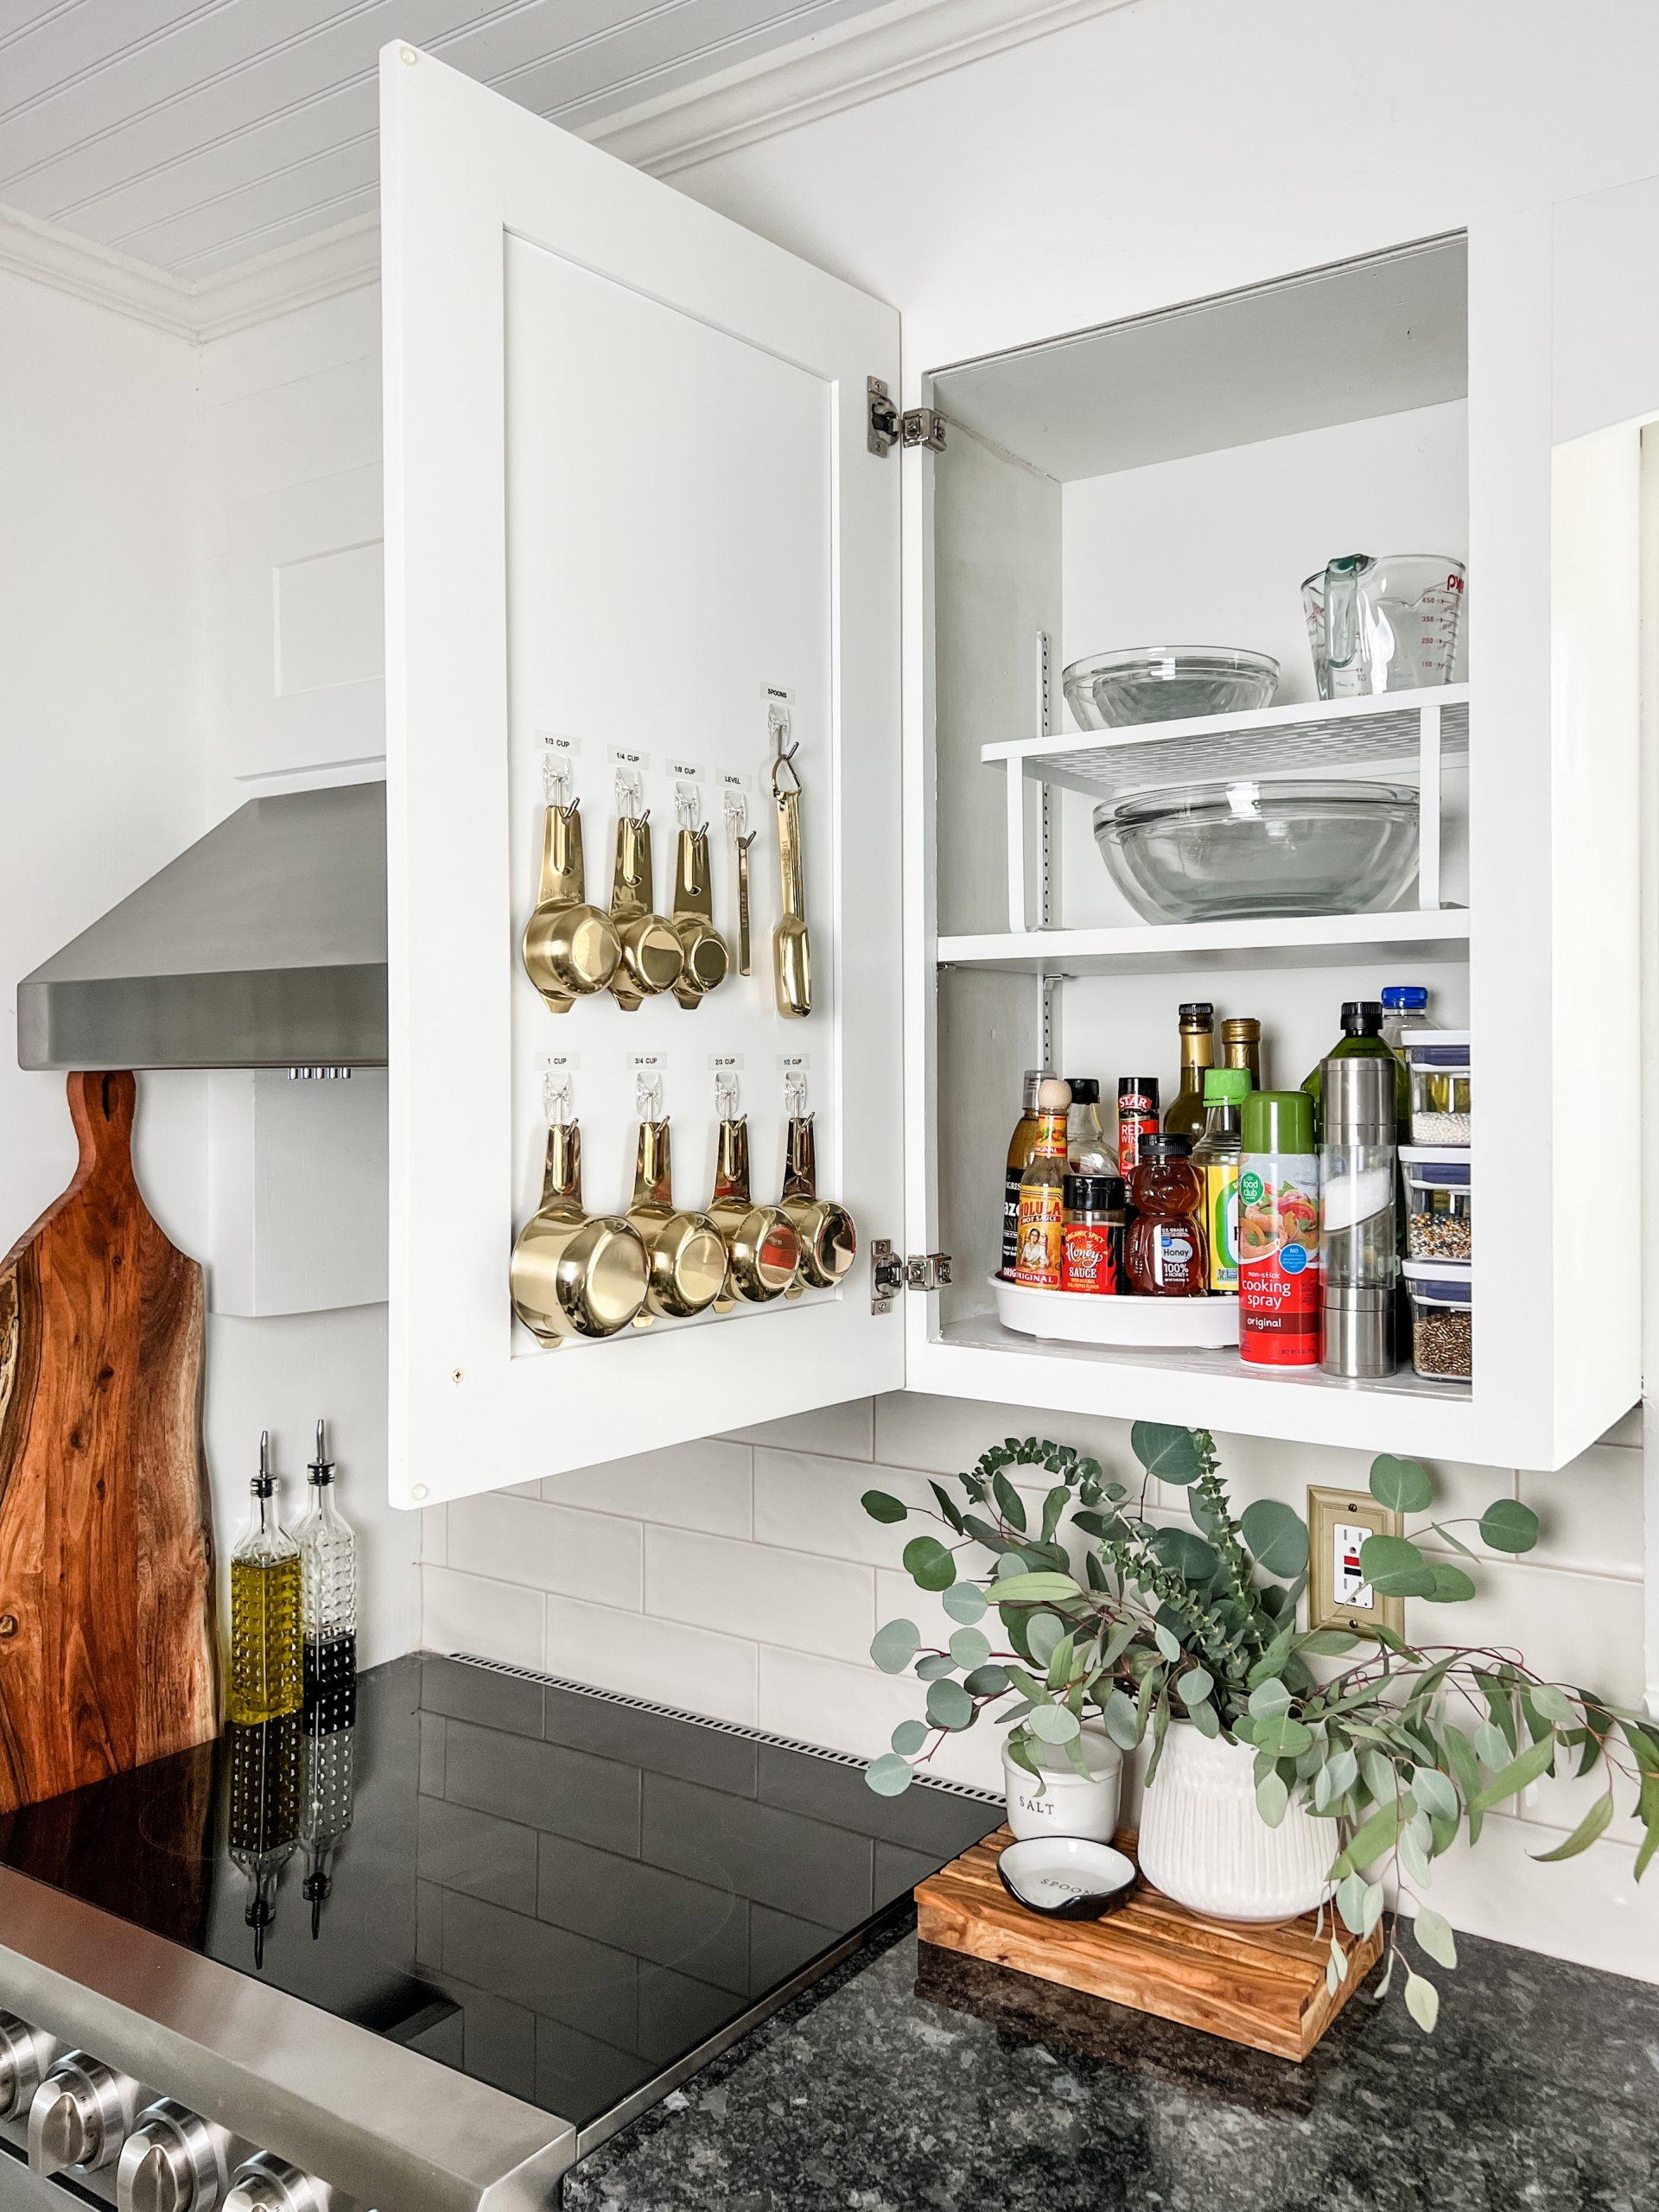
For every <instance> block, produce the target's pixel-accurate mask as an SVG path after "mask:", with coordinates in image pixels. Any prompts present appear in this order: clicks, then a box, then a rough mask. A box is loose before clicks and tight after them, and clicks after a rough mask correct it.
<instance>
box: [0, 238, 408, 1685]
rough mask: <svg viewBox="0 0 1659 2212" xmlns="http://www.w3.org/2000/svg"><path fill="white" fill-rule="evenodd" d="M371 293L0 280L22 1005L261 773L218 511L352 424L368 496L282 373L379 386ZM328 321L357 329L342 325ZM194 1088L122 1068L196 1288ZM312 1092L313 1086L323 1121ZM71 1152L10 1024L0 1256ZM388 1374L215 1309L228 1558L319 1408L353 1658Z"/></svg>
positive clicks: (156, 1192) (201, 1181)
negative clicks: (345, 1519)
mask: <svg viewBox="0 0 1659 2212" xmlns="http://www.w3.org/2000/svg"><path fill="white" fill-rule="evenodd" d="M376 307H377V302H376V300H375V297H374V296H373V295H372V294H370V295H367V296H366V297H365V296H364V295H362V294H359V295H357V296H355V297H354V298H353V299H352V300H351V301H349V302H331V303H330V304H329V306H328V307H327V308H319V309H315V310H313V311H309V315H308V318H307V317H296V318H292V319H290V322H291V325H292V326H293V327H274V328H273V329H272V330H270V332H268V333H266V334H260V333H249V334H246V335H245V337H244V338H243V339H240V340H224V341H221V342H220V343H219V345H216V346H208V347H207V348H205V349H198V348H197V347H195V346H192V345H189V344H188V343H187V342H186V341H185V340H181V339H178V338H174V337H170V336H167V335H164V334H162V333H160V332H158V331H156V330H152V329H150V328H149V327H147V326H145V325H143V324H142V323H139V322H137V321H132V320H130V318H128V317H126V316H124V315H117V314H113V313H111V312H109V311H108V310H106V309H104V308H99V307H95V306H92V305H89V304H87V303H86V302H83V301H80V300H77V299H74V298H72V297H70V296H67V294H64V293H61V292H59V291H56V290H54V289H48V287H46V286H43V285H39V284H35V283H30V282H29V281H27V280H25V279H23V278H21V277H16V276H13V275H11V274H10V273H0V328H3V329H4V332H5V343H4V345H3V346H0V743H3V760H4V781H3V804H0V988H3V991H4V993H5V995H6V1003H7V1006H8V1009H9V1012H10V1014H12V1015H13V1016H14V1017H15V1014H16V1001H15V996H14V991H15V986H16V982H17V980H18V978H20V977H21V976H25V975H27V974H28V973H29V970H30V969H32V968H34V967H35V965H36V964H37V963H39V962H40V961H41V960H43V959H44V958H46V957H47V956H48V954H50V953H52V952H54V951H55V950H57V949H58V948H59V946H60V945H61V944H65V943H66V942H67V940H68V939H69V938H72V937H73V936H74V935H75V934H76V933H77V932H78V931H80V930H82V929H84V928H86V925H87V924H88V923H90V922H92V921H93V920H95V919H96V918H98V916H99V915H100V914H101V913H103V912H105V911H106V910H107V909H108V908H109V907H110V906H112V905H114V904H115V902H116V901H117V900H118V899H121V898H123V897H124V896H125V895H126V893H128V892H130V890H132V889H133V888H134V887H136V886H137V885H138V884H139V883H141V882H142V881H143V880H144V879H145V878H146V877H147V876H149V875H150V874H153V873H154V872H155V870H156V869H157V868H160V867H162V865H163V864H164V863H165V862H166V861H169V860H171V859H172V858H174V857H175V855H176V854H177V853H178V852H179V851H180V850H181V849H182V848H183V847H184V846H185V845H187V844H188V843H189V842H191V841H192V840H193V839H194V838H196V837H198V836H200V835H201V834H202V832H203V830H204V829H207V827H208V825H209V823H211V822H212V821H213V820H215V819H217V818H218V817H220V816H222V815H223V814H226V813H227V812H229V811H230V810H232V808H233V807H235V806H237V805H239V804H241V803H242V801H243V799H244V798H246V797H248V796H249V795H250V791H251V789H257V788H261V787H262V786H261V785H258V784H254V785H250V784H249V783H248V782H247V781H245V780H244V781H241V782H238V781H237V780H236V779H235V774H234V771H235V769H236V768H237V767H238V766H240V767H243V768H245V767H246V766H248V765H249V764H250V760H251V750H250V747H248V746H246V745H245V746H244V747H243V748H242V751H241V753H239V755H238V754H233V753H232V749H231V745H230V742H229V741H228V740H227V739H226V727H227V721H228V719H229V717H228V715H227V709H226V689H227V686H226V680H225V669H224V656H223V651H222V644H221V641H222V640H223V639H226V636H227V635H228V634H229V633H228V632H227V629H226V625H225V623H224V621H223V620H222V614H221V608H222V598H221V593H222V587H223V579H224V577H225V575H226V568H227V565H228V563H227V553H226V549H227V547H228V546H229V544H230V543H231V542H232V537H233V531H232V527H231V524H232V521H233V520H234V518H236V517H237V516H238V514H242V513H245V512H247V507H246V503H247V501H248V500H249V499H251V498H254V497H256V496H257V495H258V494H259V493H261V492H263V491H265V490H268V489H269V488H270V486H271V484H272V483H273V482H276V483H277V484H281V483H282V482H283V481H284V480H287V481H288V482H289V483H296V482H299V483H302V482H303V481H305V480H307V474H308V472H313V473H315V474H328V473H331V472H337V470H338V467H339V455H340V452H341V451H342V450H343V449H345V448H347V447H350V436H349V435H348V433H349V432H350V431H351V430H352V429H354V431H355V435H356V445H355V446H354V447H351V448H350V449H351V451H352V452H353V457H354V459H355V460H356V461H357V463H358V465H359V466H360V465H362V462H363V461H364V460H365V457H366V459H367V461H369V462H370V463H372V465H373V467H374V469H375V472H376V483H377V486H378V404H375V405H372V406H369V407H367V408H365V409H363V410H359V415H358V416H357V417H356V420H355V423H354V425H352V424H349V423H347V420H346V408H345V406H344V404H343V403H342V397H341V393H340V390H339V388H338V386H337V385H328V384H327V381H326V379H325V381H324V382H323V384H321V385H312V384H309V383H306V382H304V381H302V380H301V381H300V382H299V388H297V389H296V388H295V387H296V377H295V375H294V372H295V370H296V365H305V364H306V363H307V362H308V361H310V362H315V361H316V360H317V359H320V358H321V359H329V358H331V357H332V358H334V359H338V357H339V355H340V352H341V351H342V349H343V350H344V351H345V352H346V353H351V351H352V349H353V347H354V348H355V354H356V359H357V360H358V361H359V363H360V362H362V361H363V360H364V359H365V358H366V359H367V360H368V369H367V372H366V374H367V379H368V383H369V385H371V386H372V387H374V388H376V389H378V332H377V330H376V327H375V312H376ZM353 315H355V322H354V323H353ZM346 327H349V328H350V329H351V332H352V335H351V336H350V337H349V338H341V337H340V336H338V335H336V334H337V333H339V332H340V331H341V330H342V329H343V328H346ZM365 333H366V338H365ZM307 344H308V345H309V346H310V352H309V353H308V354H307V353H306V352H305V351H304V350H303V349H304V347H305V346H306V345H307ZM365 348H366V352H365ZM360 378H361V372H359V380H360ZM204 401H206V402H207V404H206V406H205V407H204V404H203V403H204ZM266 600H267V604H268V603H269V585H268V582H267V586H266ZM377 727H378V723H377ZM212 1080H213V1079H212V1078H210V1077H206V1076H203V1075H198V1074H185V1073H174V1072H163V1073H150V1074H144V1075H142V1076H141V1077H139V1111H138V1124H137V1165H138V1173H139V1177H140V1180H141V1184H142V1186H143V1191H144V1193H145V1196H146V1198H147V1199H148V1201H149V1205H150V1207H151V1209H152V1211H154V1212H155V1214H156V1217H157V1218H158V1219H159V1220H160V1221H161V1223H162V1225H163V1227H164V1228H165V1229H166V1230H167V1231H168V1234H169V1236H172V1238H173V1239H174V1241H175V1243H177V1244H178V1245H179V1246H180V1247H181V1249H183V1250H185V1251H187V1252H188V1253H190V1254H191V1255H194V1256H195V1257H197V1258H199V1259H201V1260H202V1261H204V1262H207V1264H208V1267H209V1296H210V1300H211V1296H212V1266H211V1262H212V1257H213V1244H214V1236H213V1218H212V1209H211V1205H210V1178H209V1174H208V1157H209V1149H208V1148H209V1145H210V1142H211V1141H212V1136H211V1125H212V1116H211V1111H210V1094H211V1089H212ZM323 1088H324V1087H323V1086H319V1087H318V1089H319V1092H320V1093H321V1090H323ZM327 1103H328V1102H327V1099H326V1098H324V1097H322V1096H319V1098H318V1101H317V1105H318V1109H319V1112H320V1113H321V1111H323V1110H326V1108H327ZM74 1160H75V1144H74V1138H73V1131H72V1129H71V1127H70V1122H69V1115H68V1109H67V1104H66V1103H65V1099H64V1080H63V1077H61V1076H60V1075H52V1074H29V1073H25V1072H24V1071H22V1070H21V1069H19V1068H18V1067H17V1065H16V1055H15V1051H14V1049H13V1046H12V1043H11V1040H10V1035H8V1036H7V1037H6V1039H4V1040H3V1048H0V1248H3V1247H4V1246H5V1245H6V1244H9V1243H10V1241H11V1240H12V1238H13V1237H15V1236H20V1235H22V1233H23V1232H24V1231H25V1230H27V1228H28V1227H29V1224H30V1223H31V1222H32V1221H33V1220H34V1219H35V1217H37V1215H38V1214H39V1213H40V1212H41V1211H42V1210H43V1209H44V1208H45V1207H46V1205H48V1204H49V1203H50V1201H51V1200H52V1199H53V1198H55V1197H56V1196H57V1194H58V1193H59V1192H60V1191H61V1190H62V1189H63V1188H64V1186H65V1185H67V1182H68V1179H69V1177H70V1175H71V1173H72V1172H73V1166H74ZM319 1414H327V1415H328V1416H329V1417H330V1419H331V1421H332V1422H333V1423H334V1441H335V1444H336V1446H337V1448H338V1452H339V1456H340V1484H341V1491H340V1496H341V1501H342V1503H343V1504H344V1505H345V1507H346V1510H347V1511H348V1513H349V1514H350V1515H351V1516H352V1517H353V1520H354V1521H355V1522H357V1524H358V1526H359V1529H362V1530H363V1532H364V1537H365V1543H364V1559H363V1588H364V1639H363V1643H364V1651H365V1657H366V1658H367V1659H368V1660H370V1661H372V1660H376V1659H381V1658H385V1657H389V1656H392V1655H394V1654H395V1653H397V1652H399V1651H402V1650H405V1649H408V1648H409V1647H410V1644H411V1643H413V1642H414V1641H415V1637H416V1618H417V1617H416V1586H415V1579H414V1576H413V1574H412V1573H411V1572H410V1561H411V1560H412V1558H413V1556H414V1554H415V1550H416V1542H417V1535H418V1531H417V1528H416V1522H415V1521H414V1520H413V1518H412V1517H411V1516H406V1515H403V1514H396V1513H393V1511H392V1510H391V1507H390V1506H389V1505H388V1504H387V1503H386V1502H385V1501H386V1472H385V1308H384V1306H364V1307H358V1308H348V1309H345V1310H342V1311H340V1312H337V1313H321V1314H306V1315H298V1316H294V1317H291V1318H286V1319H276V1320H260V1321H238V1320H231V1319H226V1318H225V1317H223V1316H221V1315H219V1314H217V1313H210V1315H209V1318H208V1324H207V1360H206V1405H205V1410H204V1425H205V1439H206V1448H207V1462H208V1467H209V1471H210V1475H211V1478H212V1488H213V1512H214V1520H215V1528H216V1535H217V1539H218V1543H219V1552H220V1556H221V1559H222V1558H223V1557H224V1556H225V1555H226V1554H228V1552H229V1549H230V1548H231V1546H232V1544H233V1543H234V1541H235V1540H236V1537H237V1535H238V1532H239V1530H240V1529H241V1526H242V1522H243V1519H244V1516H245V1512H246V1500H247V1482H248V1476H249V1474H250V1472H251V1469H252V1467H253V1465H254V1464H255V1463H256V1460H257V1449H258V1436H259V1431H260V1429H261V1428H262V1427H270V1429H271V1430H272V1432H273V1434H274V1437H275V1440H276V1445H277V1465H278V1468H279V1470H280V1471H283V1474H284V1475H285V1476H286V1477H287V1478H289V1479H288V1480H287V1482H286V1483H285V1487H284V1495H283V1511H284V1515H285V1516H286V1517H287V1518H288V1519H289V1521H290V1522H292V1521H295V1520H297V1519H298V1518H299V1516H300V1515H301V1514H302V1512H303V1510H304V1507H305V1495H304V1482H303V1477H302V1466H303V1462H304V1460H305V1459H307V1458H308V1456H309V1446H310V1438H311V1433H312V1428H313V1425H314V1423H315V1420H316V1418H317V1416H318V1415H319Z"/></svg>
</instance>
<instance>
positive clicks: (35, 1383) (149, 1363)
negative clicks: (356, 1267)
mask: <svg viewBox="0 0 1659 2212" xmlns="http://www.w3.org/2000/svg"><path fill="white" fill-rule="evenodd" d="M136 1097H137V1085H136V1084H135V1083H134V1081H133V1078H132V1077H131V1076H130V1075H120V1074H100V1075H81V1074H77V1075H72V1076H71V1077H69V1111H70V1113H71V1115H72V1116H73V1120H74V1125H75V1130H76V1134H77V1135H78V1136H79V1140H80V1162H79V1166H78V1167H77V1168H76V1170H75V1174H74V1179H73V1181H72V1182H71V1184H70V1185H69V1187H68V1189H67V1191H66V1192H64V1194H63V1196H62V1197H61V1198H60V1199H58V1201H57V1202H56V1204H55V1205H52V1206H49V1207H48V1209H47V1211H46V1212H45V1213H43V1214H42V1215H41V1218H40V1220H39V1221H37V1222H36V1223H35V1226H34V1228H33V1229H31V1230H29V1233H28V1235H27V1236H24V1237H22V1238H21V1239H20V1240H19V1242H18V1243H16V1244H15V1245H14V1246H13V1247H12V1249H11V1250H10V1252H9V1253H8V1254H7V1255H6V1257H5V1259H4V1260H3V1261H0V1811H6V1810H9V1809H10V1808H13V1807H15V1806H17V1805H24V1804H31V1803H34V1802H36V1801H37V1800H39V1799H41V1798H43V1797H50V1796H55V1795H56V1794H57V1792H58V1791H60V1790H63V1789H75V1788H77V1787H78V1786H79V1784H80V1783H84V1782H92V1781H95V1780H97V1779H98V1778H99V1777H100V1776H102V1775H106V1774H111V1773H116V1772H119V1771H122V1770H124V1769H126V1768H129V1767H133V1766H137V1765H140V1764H143V1762H144V1761H145V1760H147V1759H153V1758H160V1757H162V1755H163V1754H164V1753H166V1752H169V1751H181V1750H183V1749H184V1748H186V1747H187V1746H188V1745H193V1744H199V1743H201V1742H202V1741H204V1740H205V1739H206V1738H207V1737H209V1736H211V1735H213V1732H214V1729H215V1726H216V1725H217V1717H218V1698H217V1656H216V1650H215V1637H214V1633H213V1522H212V1514H211V1508H210V1505H209V1501H208V1491H207V1468H206V1465H205V1463H204V1461H203V1457H202V1449H201V1362H202V1339H203V1313H204V1299H203V1294H202V1278H201V1269H200V1267H199V1266H198V1265H197V1263H196V1262H195V1261H194V1260H191V1259H187V1258H186V1256H185V1255H184V1254H183V1253H182V1252H180V1251H178V1250H176V1249H175V1247H174V1246H173V1245H172V1244H170V1243H168V1240H167V1238H166V1236H164V1235H163V1234H162V1230H160V1228H159V1227H158V1226H157V1225H156V1223H155V1221H153V1220H152V1219H151V1217H150V1215H149V1211H148V1209H147V1208H146V1206H145V1205H144V1202H143V1198H141V1197H140V1196H139V1193H138V1187H137V1184H136V1182H135V1181H134V1179H133V1172H132V1119H133V1109H134V1103H135V1100H136Z"/></svg>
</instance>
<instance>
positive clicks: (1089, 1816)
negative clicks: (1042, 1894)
mask: <svg viewBox="0 0 1659 2212" xmlns="http://www.w3.org/2000/svg"><path fill="white" fill-rule="evenodd" d="M1079 1742H1080V1744H1081V1746H1082V1751H1083V1758H1084V1765H1085V1766H1086V1767H1087V1768H1088V1769H1089V1779H1088V1780H1087V1781H1086V1782H1085V1781H1084V1778H1083V1777H1082V1776H1081V1775H1080V1774H1079V1773H1078V1772H1077V1769H1076V1768H1075V1767H1074V1766H1073V1765H1072V1764H1071V1760H1070V1759H1069V1758H1067V1757H1066V1755H1065V1751H1063V1750H1060V1749H1058V1748H1056V1747H1053V1746H1050V1745H1045V1746H1044V1747H1043V1749H1042V1751H1041V1752H1040V1754H1039V1756H1040V1758H1041V1762H1042V1768H1043V1780H1042V1787H1041V1789H1040V1790H1039V1787H1038V1783H1037V1777H1035V1775H1033V1774H1028V1773H1027V1771H1026V1770H1025V1768H1024V1767H1022V1766H1016V1765H1015V1764H1014V1761H1013V1760H1012V1759H1011V1758H1009V1757H1008V1747H1007V1744H1006V1743H1005V1744H1004V1745H1003V1746H1002V1773H1003V1777H1004V1779H1005V1781H1006V1783H1007V1808H1008V1826H1009V1827H1011V1828H1012V1829H1013V1830H1014V1834H1015V1836H1016V1837H1017V1838H1018V1839H1019V1840H1020V1841H1021V1842H1024V1841H1025V1840H1026V1839H1027V1837H1028V1836H1037V1835H1077V1836H1086V1837H1087V1838H1088V1839H1089V1840H1090V1841H1091V1842H1094V1843H1109V1842H1110V1841H1111V1840H1112V1837H1113V1836H1114V1834H1116V1830H1117V1802H1118V1796H1119V1793H1120V1791H1121V1789H1122V1781H1123V1754H1122V1751H1119V1750H1118V1748H1117V1745H1116V1744H1115V1743H1113V1741H1112V1739H1111V1738H1110V1737H1109V1736H1108V1735H1107V1734H1106V1733H1105V1732H1104V1731H1103V1730H1099V1729H1094V1728H1085V1729H1084V1732H1083V1734H1082V1736H1081V1738H1079Z"/></svg>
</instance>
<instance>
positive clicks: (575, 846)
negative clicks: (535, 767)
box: [524, 798, 622, 1014]
mask: <svg viewBox="0 0 1659 2212" xmlns="http://www.w3.org/2000/svg"><path fill="white" fill-rule="evenodd" d="M581 805H582V801H581V800H580V799H575V798H573V799H572V800H571V801H570V802H569V804H568V805H561V804H557V803H554V804H550V806H549V807H548V809H547V817H546V820H545V822H544V823H543V829H542V887H541V893H540V895H539V897H538V898H537V901H536V910H535V912H533V913H532V914H531V918H530V920H529V921H528V923H527V924H526V925H525V926H524V973H525V974H526V975H527V976H529V977H530V980H531V982H532V983H534V984H535V986H536V988H537V990H538V991H539V992H540V993H541V995H542V996H543V999H544V1000H545V1001H546V1002H547V1004H548V1005H549V1006H550V1007H551V1008H552V1010H553V1012H554V1013H555V1014H568V1013H569V1010H570V1007H571V1006H572V1005H573V1003H574V1002H575V1001H576V1000H577V999H579V998H586V997H588V995H590V994H591V993H593V992H594V991H602V990H603V989H604V988H605V986H606V985H607V983H608V982H610V980H611V978H612V976H613V975H614V974H615V973H616V968H617V963H618V962H619V961H620V959H621V957H622V944H621V940H620V938H619V937H618V936H617V933H616V929H615V925H613V922H612V920H611V918H610V916H609V915H608V914H606V913H603V912H601V910H600V909H599V908H598V907H597V906H589V905H588V896H587V890H586V886H585V880H584V869H583V865H582V816H581V812H580V808H581Z"/></svg>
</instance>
